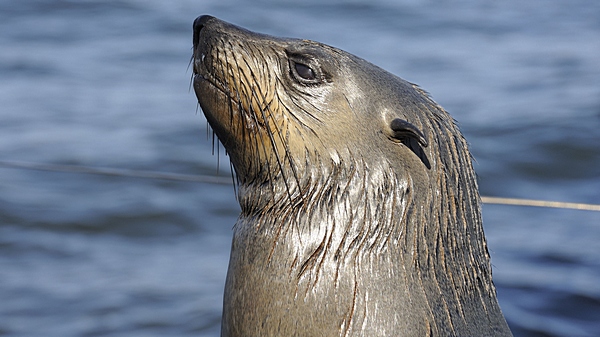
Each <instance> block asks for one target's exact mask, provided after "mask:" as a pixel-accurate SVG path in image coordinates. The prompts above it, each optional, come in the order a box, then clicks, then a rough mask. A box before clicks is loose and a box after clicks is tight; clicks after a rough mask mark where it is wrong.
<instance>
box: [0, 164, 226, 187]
mask: <svg viewBox="0 0 600 337" xmlns="http://www.w3.org/2000/svg"><path fill="white" fill-rule="evenodd" d="M0 166H3V167H7V168H14V169H26V170H37V171H50V172H67V173H86V174H98V175H106V176H118V177H133V178H144V179H161V180H174V181H188V182H196V183H208V184H221V185H231V184H232V182H231V177H220V176H208V175H193V174H181V173H167V172H157V171H146V170H130V169H117V168H111V167H90V166H81V165H61V164H42V163H32V162H22V161H5V160H0Z"/></svg>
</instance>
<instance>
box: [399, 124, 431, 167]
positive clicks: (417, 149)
mask: <svg viewBox="0 0 600 337" xmlns="http://www.w3.org/2000/svg"><path fill="white" fill-rule="evenodd" d="M390 128H391V129H392V132H391V135H390V137H391V138H392V139H394V140H396V141H398V142H400V143H402V144H404V145H405V146H406V147H408V148H409V149H410V150H411V151H412V152H413V153H414V154H416V155H417V157H419V159H421V161H422V162H423V164H424V165H425V167H427V169H431V164H430V163H429V159H427V155H426V154H425V151H423V147H427V146H428V145H429V142H428V141H427V137H426V136H425V135H424V134H423V132H421V130H419V128H417V127H416V126H415V125H414V124H412V123H409V122H407V121H405V120H403V119H400V118H394V119H393V120H392V121H391V122H390Z"/></svg>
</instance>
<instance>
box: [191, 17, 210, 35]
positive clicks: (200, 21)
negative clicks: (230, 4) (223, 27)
mask: <svg viewBox="0 0 600 337" xmlns="http://www.w3.org/2000/svg"><path fill="white" fill-rule="evenodd" d="M212 19H214V17H213V16H210V15H201V16H199V17H197V18H196V20H194V33H199V32H200V30H202V28H204V25H206V23H207V22H208V21H210V20H212Z"/></svg>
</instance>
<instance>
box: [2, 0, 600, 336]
mask: <svg viewBox="0 0 600 337" xmlns="http://www.w3.org/2000/svg"><path fill="white" fill-rule="evenodd" d="M200 14H212V15H215V16H218V17H220V18H222V19H225V20H227V21H230V22H233V23H235V24H238V25H241V26H244V27H246V28H249V29H252V30H256V31H260V32H263V33H269V34H273V35H279V36H288V37H300V38H308V39H313V40H318V41H321V42H324V43H328V44H331V45H334V46H336V47H339V48H342V49H344V50H347V51H349V52H351V53H354V54H356V55H358V56H361V57H363V58H365V59H367V60H369V61H371V62H373V63H375V64H377V65H379V66H381V67H383V68H385V69H387V70H389V71H391V72H393V73H395V74H397V75H399V76H401V77H403V78H405V79H407V80H409V81H411V82H414V83H418V84H419V85H421V86H422V87H423V88H425V89H426V90H428V91H429V92H430V93H431V94H432V96H433V98H434V99H435V100H436V101H437V102H438V103H440V104H441V105H442V106H444V107H445V108H446V109H447V110H448V111H450V112H451V113H452V114H453V116H454V117H455V118H456V119H457V120H458V121H459V123H460V125H461V128H462V130H463V132H464V134H465V136H466V137H467V139H468V140H469V142H470V143H471V149H472V152H473V155H474V157H475V159H476V161H477V164H476V170H477V173H478V176H479V181H480V187H481V193H482V194H483V195H493V196H504V197H524V198H540V199H547V200H560V201H571V202H586V203H600V145H599V144H600V2H598V1H595V0H569V1H565V0H528V1H521V0H505V1H500V2H498V1H490V0H483V1H479V0H455V1H452V0H437V1H433V0H432V1H426V0H422V1H419V0H401V1H392V0H354V1H342V0H337V1H336V0H331V1H320V0H309V1H275V0H263V1H255V2H244V1H241V0H194V1H192V0H174V1H159V0H143V1H142V0H71V1H67V0H54V1H52V0H22V1H11V0H0V161H3V162H4V161H25V162H35V163H45V164H61V165H62V164H69V165H84V166H94V167H97V166H100V167H114V168H122V169H135V170H152V171H162V172H174V173H181V174H192V175H212V176H215V175H223V176H228V175H229V174H230V173H229V166H228V163H227V162H228V160H227V158H226V157H224V156H223V152H222V150H221V156H220V157H217V156H216V155H213V154H212V152H213V151H212V140H211V137H210V133H209V132H207V123H206V121H205V120H204V117H203V115H202V113H201V111H199V109H198V108H197V106H196V98H195V96H194V94H193V92H192V91H190V77H191V70H190V69H189V68H188V63H189V60H190V56H191V43H192V31H191V26H192V22H193V20H194V18H195V17H196V16H198V15H200ZM217 162H220V165H217ZM218 166H220V169H218ZM238 212H239V208H238V206H237V203H236V201H235V197H234V192H233V188H232V186H230V185H226V184H225V185H217V184H203V183H193V182H177V181H168V180H160V179H144V178H132V177H120V176H108V175H90V174H79V173H72V172H44V171H34V170H25V169H16V168H10V167H7V166H6V165H4V166H0V335H3V336H61V337H65V336H218V334H219V322H220V314H221V300H222V292H223V284H224V279H225V272H226V268H227V262H228V254H229V248H230V240H231V228H232V225H233V224H234V222H235V220H236V217H237V214H238ZM483 212H484V221H485V229H486V234H487V238H488V243H489V247H490V251H491V255H492V263H493V266H494V279H495V283H496V285H497V287H498V296H499V300H500V304H501V306H502V308H503V310H504V313H505V315H506V317H507V320H508V322H509V324H510V326H511V328H512V329H513V332H514V333H515V335H516V336H600V261H599V257H600V214H599V213H593V212H585V211H571V210H549V209H540V208H523V207H511V206H495V205H484V209H483Z"/></svg>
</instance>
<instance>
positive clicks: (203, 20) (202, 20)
mask: <svg viewBox="0 0 600 337" xmlns="http://www.w3.org/2000/svg"><path fill="white" fill-rule="evenodd" d="M212 19H214V17H213V16H210V15H201V16H199V17H197V18H196V20H194V26H193V27H194V40H193V41H192V43H193V44H194V48H195V47H196V44H197V43H198V37H199V35H200V31H201V30H202V28H204V26H205V25H206V24H207V23H208V21H210V20H212Z"/></svg>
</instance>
